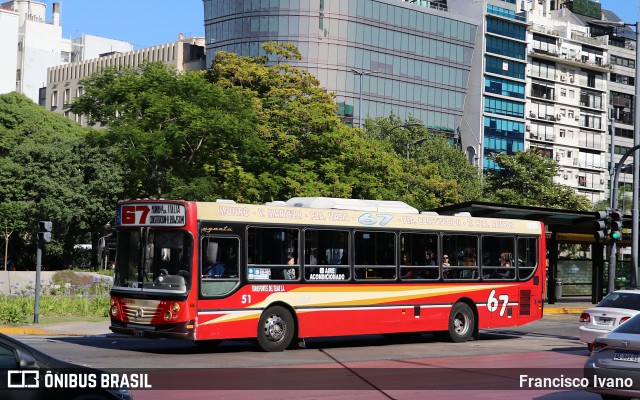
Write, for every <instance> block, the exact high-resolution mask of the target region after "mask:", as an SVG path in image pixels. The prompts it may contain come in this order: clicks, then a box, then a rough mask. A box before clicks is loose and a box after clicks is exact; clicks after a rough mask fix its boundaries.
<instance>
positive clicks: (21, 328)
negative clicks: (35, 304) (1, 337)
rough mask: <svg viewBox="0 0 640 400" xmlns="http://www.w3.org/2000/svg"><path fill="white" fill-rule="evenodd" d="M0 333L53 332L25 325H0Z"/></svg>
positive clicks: (38, 333) (29, 333)
mask: <svg viewBox="0 0 640 400" xmlns="http://www.w3.org/2000/svg"><path fill="white" fill-rule="evenodd" d="M0 333H4V334H5V335H51V334H54V333H52V332H47V331H45V330H42V329H38V328H31V327H26V326H18V327H7V326H2V327H0Z"/></svg>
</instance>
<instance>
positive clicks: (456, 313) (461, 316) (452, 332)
mask: <svg viewBox="0 0 640 400" xmlns="http://www.w3.org/2000/svg"><path fill="white" fill-rule="evenodd" d="M474 326H475V318H474V316H473V311H471V307H469V305H467V304H466V303H456V304H454V305H453V308H452V309H451V314H450V315H449V339H450V340H451V341H452V342H455V343H461V342H466V341H467V340H469V339H470V338H471V335H472V334H473V329H474Z"/></svg>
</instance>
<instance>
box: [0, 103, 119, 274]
mask: <svg viewBox="0 0 640 400" xmlns="http://www.w3.org/2000/svg"><path fill="white" fill-rule="evenodd" d="M87 131H88V130H87V129H85V128H81V127H79V126H78V125H76V124H75V123H74V122H72V121H70V120H69V119H67V118H65V117H63V116H61V115H56V114H53V113H51V112H48V111H46V110H44V109H43V108H42V107H40V106H38V105H37V104H34V103H33V102H32V101H31V100H29V99H27V98H26V97H24V96H22V95H19V94H16V93H10V94H5V95H0V138H2V139H0V214H1V215H0V217H1V216H3V215H4V216H6V215H7V213H9V214H11V213H12V212H13V213H16V214H14V215H13V216H12V217H11V218H12V219H5V221H7V225H6V228H5V232H10V231H14V232H15V233H14V234H13V236H12V237H13V239H12V243H13V244H14V245H15V246H14V248H16V251H21V253H22V255H23V257H27V258H25V259H23V260H22V262H21V263H22V264H23V265H27V264H32V260H30V259H28V258H29V257H30V255H32V254H35V251H34V250H33V246H34V244H35V233H36V231H37V222H38V221H39V220H50V221H53V223H54V235H53V237H54V241H53V242H52V243H50V244H49V245H47V252H46V256H47V257H48V259H49V260H50V261H51V264H52V265H53V264H56V265H55V266H62V265H61V264H63V265H66V264H69V263H70V262H71V255H72V253H73V246H74V245H75V244H77V243H78V242H79V241H80V240H82V241H83V242H84V241H85V240H86V238H87V237H91V236H97V235H99V234H101V233H103V232H104V225H105V224H106V223H107V222H109V221H110V220H113V219H114V214H115V212H114V209H115V202H116V199H117V197H118V195H119V193H120V191H121V190H122V183H121V176H122V169H121V168H120V167H119V165H118V164H117V163H115V162H113V161H112V159H113V156H114V154H113V151H112V150H110V149H100V148H96V147H94V146H92V145H91V144H90V143H89V142H88V141H87ZM16 233H18V234H16Z"/></svg>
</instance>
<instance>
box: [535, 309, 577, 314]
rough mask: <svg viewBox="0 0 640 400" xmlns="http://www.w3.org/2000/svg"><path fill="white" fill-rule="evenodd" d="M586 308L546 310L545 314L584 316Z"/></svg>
mask: <svg viewBox="0 0 640 400" xmlns="http://www.w3.org/2000/svg"><path fill="white" fill-rule="evenodd" d="M582 311H584V308H569V307H567V308H545V309H544V313H545V314H582Z"/></svg>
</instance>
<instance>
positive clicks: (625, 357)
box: [613, 351, 638, 363]
mask: <svg viewBox="0 0 640 400" xmlns="http://www.w3.org/2000/svg"><path fill="white" fill-rule="evenodd" d="M613 360H614V361H629V362H636V363H637V362H638V353H630V352H627V351H616V352H615V353H613Z"/></svg>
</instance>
